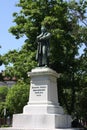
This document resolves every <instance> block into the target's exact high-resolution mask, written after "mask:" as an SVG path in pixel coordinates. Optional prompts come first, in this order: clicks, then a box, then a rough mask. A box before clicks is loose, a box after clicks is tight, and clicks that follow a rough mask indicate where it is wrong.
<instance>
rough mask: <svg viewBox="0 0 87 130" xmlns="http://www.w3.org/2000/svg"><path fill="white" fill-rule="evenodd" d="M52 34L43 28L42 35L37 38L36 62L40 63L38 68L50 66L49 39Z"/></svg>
mask: <svg viewBox="0 0 87 130" xmlns="http://www.w3.org/2000/svg"><path fill="white" fill-rule="evenodd" d="M50 36H51V34H50V33H49V32H47V30H46V28H45V27H44V26H42V27H41V34H40V35H39V36H37V38H36V40H37V43H38V45H37V54H36V60H37V61H38V66H39V67H41V66H48V65H49V59H48V56H49V38H50Z"/></svg>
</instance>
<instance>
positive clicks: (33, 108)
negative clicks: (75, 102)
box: [13, 67, 71, 129]
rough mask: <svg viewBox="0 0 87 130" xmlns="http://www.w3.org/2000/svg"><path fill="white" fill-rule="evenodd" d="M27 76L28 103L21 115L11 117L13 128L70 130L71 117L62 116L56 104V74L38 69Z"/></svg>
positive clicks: (61, 111)
mask: <svg viewBox="0 0 87 130" xmlns="http://www.w3.org/2000/svg"><path fill="white" fill-rule="evenodd" d="M28 75H29V76H30V78H31V81H30V96H29V102H28V105H26V106H24V108H23V114H15V115H14V116H13V128H24V129H27V128H28V129H57V128H70V127H71V117H70V116H69V115H65V114H64V111H63V108H62V107H61V106H60V105H59V103H58V94H57V93H58V91H57V78H58V74H57V73H56V72H55V71H53V70H52V69H50V68H46V67H42V68H41V67H40V68H39V67H38V68H35V69H33V70H32V71H31V72H29V73H28Z"/></svg>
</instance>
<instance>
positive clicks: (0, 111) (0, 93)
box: [0, 86, 8, 117]
mask: <svg viewBox="0 0 87 130" xmlns="http://www.w3.org/2000/svg"><path fill="white" fill-rule="evenodd" d="M7 93H8V88H7V87H6V86H1V87H0V117H4V108H5V100H6V96H7Z"/></svg>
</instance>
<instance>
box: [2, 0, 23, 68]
mask: <svg viewBox="0 0 87 130" xmlns="http://www.w3.org/2000/svg"><path fill="white" fill-rule="evenodd" d="M17 2H18V0H0V45H1V48H0V54H1V55H4V54H5V53H7V52H8V51H9V50H13V49H20V48H21V46H22V45H23V43H24V39H23V38H21V39H18V40H17V39H15V36H13V35H12V34H11V33H9V32H8V29H9V28H10V27H11V26H13V25H14V23H13V19H14V18H13V16H12V14H13V13H14V12H18V11H19V10H20V9H19V8H18V7H16V6H15V5H16V4H17ZM3 68H4V66H0V70H1V69H3Z"/></svg>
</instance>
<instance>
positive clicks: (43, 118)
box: [13, 114, 71, 129]
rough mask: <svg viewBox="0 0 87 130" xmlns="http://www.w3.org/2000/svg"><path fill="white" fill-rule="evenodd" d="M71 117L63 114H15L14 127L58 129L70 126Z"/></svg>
mask: <svg viewBox="0 0 87 130" xmlns="http://www.w3.org/2000/svg"><path fill="white" fill-rule="evenodd" d="M70 121H71V118H70V116H68V115H62V114H39V115H38V114H37V115H35V114H34V115H30V114H29V115H28V114H15V115H14V117H13V128H23V129H27V128H29V129H57V128H70V127H71V125H70Z"/></svg>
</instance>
